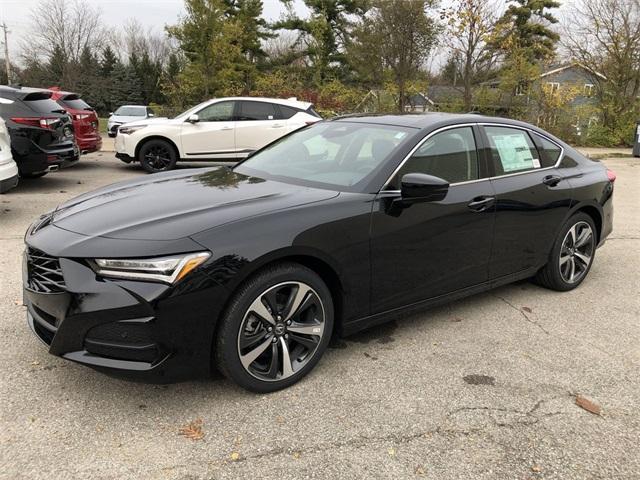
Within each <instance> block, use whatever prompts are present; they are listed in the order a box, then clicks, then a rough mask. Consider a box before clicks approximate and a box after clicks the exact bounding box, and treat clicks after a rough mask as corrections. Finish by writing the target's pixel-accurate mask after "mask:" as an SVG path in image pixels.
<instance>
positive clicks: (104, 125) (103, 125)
mask: <svg viewBox="0 0 640 480" xmlns="http://www.w3.org/2000/svg"><path fill="white" fill-rule="evenodd" d="M107 120H109V119H108V118H99V119H98V121H99V122H100V133H104V134H105V135H106V134H107Z"/></svg>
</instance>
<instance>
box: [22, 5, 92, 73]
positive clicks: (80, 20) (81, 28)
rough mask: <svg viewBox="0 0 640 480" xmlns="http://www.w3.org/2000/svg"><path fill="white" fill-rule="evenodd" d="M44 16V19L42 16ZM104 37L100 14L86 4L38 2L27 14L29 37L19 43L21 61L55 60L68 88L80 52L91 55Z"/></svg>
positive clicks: (78, 60) (80, 54)
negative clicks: (29, 13) (22, 59)
mask: <svg viewBox="0 0 640 480" xmlns="http://www.w3.org/2000/svg"><path fill="white" fill-rule="evenodd" d="M43 12H46V15H43ZM103 37H104V28H103V27H102V18H101V13H100V10H99V9H97V8H94V7H93V6H92V5H91V4H90V3H89V2H88V1H87V0H41V1H40V3H39V4H38V6H37V7H36V8H34V9H33V10H32V12H31V28H30V32H29V36H28V38H27V39H25V40H24V41H23V42H22V43H23V44H22V49H23V52H24V57H25V60H27V61H28V60H42V59H51V58H56V60H57V61H59V62H60V63H61V64H62V66H61V70H62V71H61V73H62V78H61V79H60V80H61V81H62V82H63V83H65V84H69V83H70V80H72V78H71V77H72V76H73V72H72V70H73V68H72V67H71V68H70V66H72V65H77V64H78V63H79V62H80V58H81V56H82V53H83V52H86V51H91V52H93V51H95V50H96V47H97V46H99V45H100V44H101V42H102V40H103Z"/></svg>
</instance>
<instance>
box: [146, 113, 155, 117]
mask: <svg viewBox="0 0 640 480" xmlns="http://www.w3.org/2000/svg"><path fill="white" fill-rule="evenodd" d="M147 117H149V118H151V117H155V114H154V113H150V114H148V115H147Z"/></svg>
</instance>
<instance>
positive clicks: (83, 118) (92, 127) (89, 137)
mask: <svg viewBox="0 0 640 480" xmlns="http://www.w3.org/2000/svg"><path fill="white" fill-rule="evenodd" d="M49 90H50V91H51V92H53V94H52V95H51V99H52V100H55V101H56V102H58V105H61V106H62V107H63V108H64V109H65V110H66V111H67V113H69V115H71V118H72V120H73V130H74V133H75V137H76V142H77V143H78V148H80V150H81V151H82V152H83V153H89V152H96V151H98V150H100V149H101V148H102V137H101V136H100V131H99V129H98V115H97V114H96V111H95V110H94V109H93V108H91V106H90V105H89V104H87V102H85V101H84V100H82V98H80V95H79V94H77V93H72V92H63V91H62V90H60V89H59V88H58V87H51V88H49Z"/></svg>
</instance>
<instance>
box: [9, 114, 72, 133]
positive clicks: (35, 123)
mask: <svg viewBox="0 0 640 480" xmlns="http://www.w3.org/2000/svg"><path fill="white" fill-rule="evenodd" d="M11 120H13V121H14V122H16V123H20V124H22V125H29V126H31V127H40V128H48V129H49V130H53V128H54V126H55V124H56V123H58V122H59V121H60V119H58V118H55V117H53V118H49V117H11Z"/></svg>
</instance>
